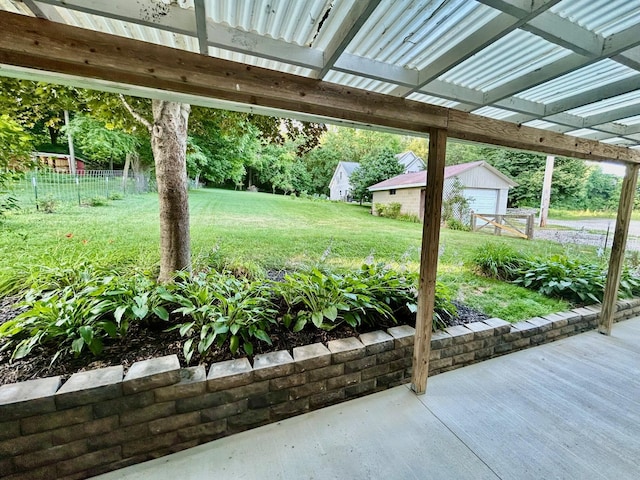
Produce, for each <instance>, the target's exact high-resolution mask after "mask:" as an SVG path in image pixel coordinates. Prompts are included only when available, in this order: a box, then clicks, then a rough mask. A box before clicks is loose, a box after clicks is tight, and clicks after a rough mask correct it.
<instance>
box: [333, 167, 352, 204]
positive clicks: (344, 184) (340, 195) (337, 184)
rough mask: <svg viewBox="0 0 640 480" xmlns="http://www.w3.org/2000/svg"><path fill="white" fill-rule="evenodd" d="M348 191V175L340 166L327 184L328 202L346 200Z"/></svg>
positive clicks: (349, 185)
mask: <svg viewBox="0 0 640 480" xmlns="http://www.w3.org/2000/svg"><path fill="white" fill-rule="evenodd" d="M350 190H351V184H350V183H349V174H348V173H347V171H346V170H345V169H344V167H343V166H342V164H340V165H338V168H336V171H335V173H334V174H333V178H332V179H331V182H330V183H329V200H346V199H347V196H348V195H349V192H350Z"/></svg>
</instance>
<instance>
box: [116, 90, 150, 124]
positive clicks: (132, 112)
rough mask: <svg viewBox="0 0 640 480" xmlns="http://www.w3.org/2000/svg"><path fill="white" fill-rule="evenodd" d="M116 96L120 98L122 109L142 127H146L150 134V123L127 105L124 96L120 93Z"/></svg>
mask: <svg viewBox="0 0 640 480" xmlns="http://www.w3.org/2000/svg"><path fill="white" fill-rule="evenodd" d="M118 96H119V97H120V100H121V101H122V103H123V105H124V108H126V109H127V110H128V111H129V113H130V114H131V116H132V117H133V118H135V119H136V120H137V121H139V122H140V123H141V124H142V125H144V126H145V127H147V130H149V132H151V130H152V129H153V125H151V123H150V122H149V120H147V119H146V118H144V117H143V116H142V115H140V114H139V113H138V112H136V111H135V110H134V109H133V107H132V106H131V105H129V102H127V100H126V99H125V98H124V95H122V94H121V93H120V94H118Z"/></svg>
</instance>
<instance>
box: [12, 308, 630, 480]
mask: <svg viewBox="0 0 640 480" xmlns="http://www.w3.org/2000/svg"><path fill="white" fill-rule="evenodd" d="M599 314H600V309H599V307H594V306H590V307H585V308H577V309H574V310H572V311H568V312H560V313H554V314H550V315H547V316H546V317H541V318H532V319H529V320H527V321H523V322H519V323H515V324H509V323H507V322H505V321H503V320H500V319H497V318H492V319H489V320H486V321H484V322H476V323H470V324H467V325H464V326H462V325H460V326H455V327H449V328H447V329H445V330H444V331H439V332H436V333H435V334H434V335H433V338H432V341H431V348H432V351H431V361H430V374H432V375H433V374H437V373H441V372H445V371H448V370H452V369H455V368H459V367H462V366H465V365H469V364H472V363H475V362H479V361H482V360H485V359H488V358H492V357H495V356H499V355H502V354H505V353H508V352H513V351H517V350H521V349H525V348H528V347H531V346H534V345H539V344H543V343H547V342H551V341H554V340H559V339H562V338H566V337H568V336H570V335H574V334H577V333H580V332H584V331H586V330H590V329H593V328H595V326H596V324H597V321H598V317H599ZM639 314H640V299H631V300H621V301H619V302H618V304H617V312H616V314H615V318H616V320H622V319H625V318H629V317H632V316H636V315H639ZM413 340H414V329H413V328H411V327H408V326H396V327H392V328H389V329H388V330H387V332H383V331H376V332H371V333H365V334H362V335H360V336H359V338H347V339H341V340H333V341H330V342H328V344H327V346H325V345H323V344H313V345H308V346H303V347H297V348H295V349H294V350H293V352H292V354H290V353H289V352H288V351H278V352H273V353H267V354H261V355H256V356H255V357H254V360H253V365H252V364H251V363H250V362H249V361H248V360H247V359H246V358H239V359H235V360H229V361H226V362H220V363H215V364H213V365H211V366H210V368H209V370H208V372H207V371H206V370H205V367H204V366H196V367H188V368H181V366H180V363H179V361H178V358H177V357H176V356H174V355H172V356H167V357H161V358H155V359H151V360H145V361H141V362H137V363H135V364H133V365H132V366H131V368H130V369H129V370H128V372H126V375H125V372H124V368H123V367H122V366H114V367H107V368H102V369H97V370H92V371H86V372H80V373H76V374H74V375H72V376H71V378H69V380H67V381H66V382H65V383H64V384H62V382H61V379H60V377H50V378H43V379H38V380H30V381H27V382H23V383H17V384H11V385H4V386H2V387H0V476H1V477H2V478H4V479H5V480H17V479H30V480H34V479H44V478H46V479H49V478H62V479H81V478H87V477H90V476H93V475H98V474H100V473H104V472H107V471H111V470H116V469H118V468H123V467H125V466H128V465H132V464H136V463H140V462H143V461H146V460H149V459H153V458H157V457H161V456H163V455H167V454H170V453H173V452H177V451H179V450H183V449H186V448H190V447H194V446H196V445H198V444H201V443H205V442H209V441H211V440H215V439H217V438H220V437H224V436H227V435H231V434H233V433H236V432H240V431H244V430H247V429H250V428H254V427H257V426H260V425H264V424H267V423H271V422H276V421H279V420H282V419H284V418H288V417H292V416H295V415H298V414H301V413H304V412H308V411H310V410H314V409H318V408H322V407H325V406H328V405H332V404H336V403H339V402H342V401H345V400H349V399H352V398H355V397H359V396H362V395H366V394H369V393H373V392H377V391H381V390H385V389H387V388H390V387H393V386H396V385H400V384H403V383H407V382H408V381H409V380H410V374H411V360H412V354H413Z"/></svg>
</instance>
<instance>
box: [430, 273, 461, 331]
mask: <svg viewBox="0 0 640 480" xmlns="http://www.w3.org/2000/svg"><path fill="white" fill-rule="evenodd" d="M452 298H453V296H452V294H451V290H450V289H449V287H447V286H446V285H445V284H444V283H441V282H436V299H435V304H434V307H433V331H434V332H435V331H436V330H442V329H445V328H446V327H447V326H448V324H447V320H448V319H451V318H455V317H456V316H457V315H458V309H457V308H456V306H455V305H454V304H453V302H452V301H451V300H452Z"/></svg>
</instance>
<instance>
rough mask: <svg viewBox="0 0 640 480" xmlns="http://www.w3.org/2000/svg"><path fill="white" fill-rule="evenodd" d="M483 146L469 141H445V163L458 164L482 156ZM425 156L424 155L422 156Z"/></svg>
mask: <svg viewBox="0 0 640 480" xmlns="http://www.w3.org/2000/svg"><path fill="white" fill-rule="evenodd" d="M484 153H485V152H484V151H483V147H481V146H479V145H474V144H470V143H461V142H455V141H447V153H446V160H445V162H446V164H447V165H459V164H461V163H469V162H475V161H476V160H480V159H482V158H484ZM423 158H426V157H423Z"/></svg>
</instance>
